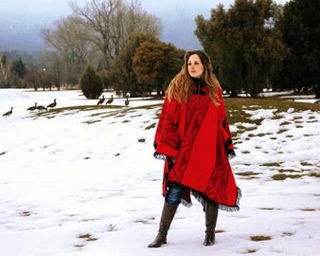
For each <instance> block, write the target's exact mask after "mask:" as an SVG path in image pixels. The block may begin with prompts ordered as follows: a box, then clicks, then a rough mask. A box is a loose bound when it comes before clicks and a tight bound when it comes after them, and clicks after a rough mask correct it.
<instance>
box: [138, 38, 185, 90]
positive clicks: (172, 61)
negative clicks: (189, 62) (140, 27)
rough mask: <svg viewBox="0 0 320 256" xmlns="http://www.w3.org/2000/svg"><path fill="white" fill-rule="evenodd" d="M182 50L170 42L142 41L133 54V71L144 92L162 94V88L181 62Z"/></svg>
mask: <svg viewBox="0 0 320 256" xmlns="http://www.w3.org/2000/svg"><path fill="white" fill-rule="evenodd" d="M183 55H184V51H182V50H178V49H177V48H176V47H174V46H173V45H172V44H167V43H163V42H154V43H152V42H144V43H142V44H140V46H139V47H138V48H137V49H136V51H135V54H134V56H133V71H134V72H135V74H136V76H137V79H138V82H139V83H141V84H142V85H143V87H144V91H145V92H152V91H153V90H156V91H157V94H158V95H163V94H164V93H163V91H164V89H166V87H167V86H168V83H169V82H170V80H171V79H172V78H173V76H174V75H175V74H177V73H178V71H179V69H180V67H181V65H182V64H183Z"/></svg>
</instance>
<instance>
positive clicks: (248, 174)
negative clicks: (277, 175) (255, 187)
mask: <svg viewBox="0 0 320 256" xmlns="http://www.w3.org/2000/svg"><path fill="white" fill-rule="evenodd" d="M259 174H261V172H250V171H248V172H237V173H236V175H239V176H245V177H248V176H255V175H259Z"/></svg>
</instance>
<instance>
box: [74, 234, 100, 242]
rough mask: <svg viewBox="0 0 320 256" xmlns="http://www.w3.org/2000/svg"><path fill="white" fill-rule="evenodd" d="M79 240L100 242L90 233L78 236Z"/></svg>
mask: <svg viewBox="0 0 320 256" xmlns="http://www.w3.org/2000/svg"><path fill="white" fill-rule="evenodd" d="M78 238H81V239H84V240H86V241H87V242H90V241H96V240H98V238H95V237H92V235H91V234H89V233H88V234H80V235H79V236H78Z"/></svg>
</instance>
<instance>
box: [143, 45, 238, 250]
mask: <svg viewBox="0 0 320 256" xmlns="http://www.w3.org/2000/svg"><path fill="white" fill-rule="evenodd" d="M154 146H155V150H156V152H155V153H154V156H155V157H156V158H158V159H163V160H165V165H164V175H163V195H164V197H165V202H164V207H163V211H162V216H161V220H160V227H159V232H158V235H157V236H156V238H155V240H154V241H153V242H152V243H151V244H149V246H148V247H150V248H153V247H160V246H161V245H162V244H166V242H167V232H168V230H169V227H170V224H171V221H172V219H173V217H174V215H175V212H176V210H177V208H178V205H179V204H180V202H181V203H183V204H184V205H186V206H189V205H191V198H190V194H191V193H192V194H193V195H194V196H195V197H196V198H197V199H198V200H199V201H200V202H201V204H202V205H203V207H204V211H205V223H206V230H205V239H204V242H203V244H204V245H205V246H208V245H213V244H214V242H215V226H216V222H217V217H218V209H221V210H227V211H237V210H239V199H240V197H241V191H240V189H239V188H237V186H236V183H235V180H234V176H233V173H232V170H231V167H230V164H229V160H228V158H231V157H233V156H235V153H234V150H233V144H232V140H231V133H230V130H229V124H228V121H227V116H226V110H225V106H224V102H223V99H222V90H221V87H220V85H219V82H218V80H217V79H216V77H215V75H214V74H213V72H212V65H211V61H210V58H209V57H208V56H207V54H205V53H204V52H202V51H190V52H187V53H186V55H185V63H184V65H183V67H182V69H181V71H180V72H179V73H178V74H177V75H176V77H175V78H174V79H173V80H172V81H171V83H170V85H169V87H168V90H167V92H166V98H165V101H164V104H163V107H162V112H161V115H160V119H159V123H158V127H157V130H156V134H155V142H154Z"/></svg>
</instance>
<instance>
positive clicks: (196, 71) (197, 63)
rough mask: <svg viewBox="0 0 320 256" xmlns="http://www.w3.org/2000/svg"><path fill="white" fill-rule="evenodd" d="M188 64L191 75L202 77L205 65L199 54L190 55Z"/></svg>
mask: <svg viewBox="0 0 320 256" xmlns="http://www.w3.org/2000/svg"><path fill="white" fill-rule="evenodd" d="M187 66H188V73H189V75H190V76H191V77H194V78H200V77H201V76H202V74H203V71H204V67H203V65H202V62H201V59H200V57H199V56H198V54H192V55H190V57H189V59H188V63H187Z"/></svg>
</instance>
